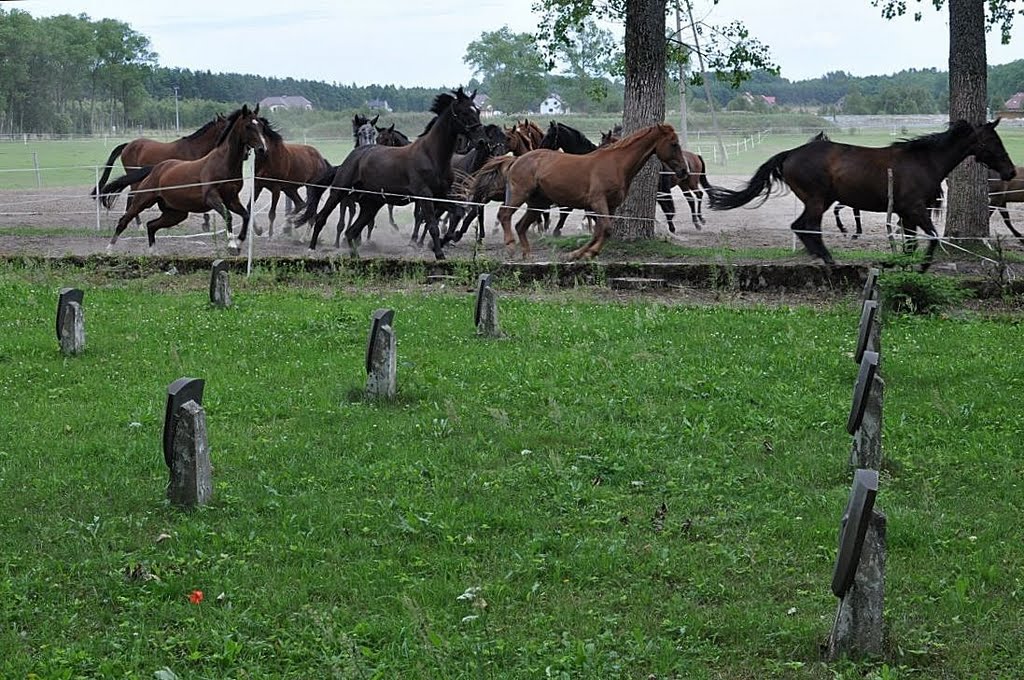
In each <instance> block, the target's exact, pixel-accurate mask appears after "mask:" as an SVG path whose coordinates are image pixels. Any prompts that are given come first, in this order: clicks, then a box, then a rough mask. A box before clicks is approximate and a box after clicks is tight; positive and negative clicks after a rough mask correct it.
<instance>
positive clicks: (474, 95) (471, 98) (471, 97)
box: [469, 87, 476, 101]
mask: <svg viewBox="0 0 1024 680" xmlns="http://www.w3.org/2000/svg"><path fill="white" fill-rule="evenodd" d="M469 99H470V101H472V100H474V99H476V88H475V87H474V88H473V94H471V95H469Z"/></svg>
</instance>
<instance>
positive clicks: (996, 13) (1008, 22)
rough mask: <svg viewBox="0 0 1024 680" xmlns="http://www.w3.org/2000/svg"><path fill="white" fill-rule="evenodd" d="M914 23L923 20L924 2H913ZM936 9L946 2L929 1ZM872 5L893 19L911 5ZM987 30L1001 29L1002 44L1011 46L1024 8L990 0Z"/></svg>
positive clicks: (874, 1)
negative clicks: (1012, 35) (1018, 17)
mask: <svg viewBox="0 0 1024 680" xmlns="http://www.w3.org/2000/svg"><path fill="white" fill-rule="evenodd" d="M913 2H914V3H916V4H915V5H914V6H915V7H916V8H917V9H915V10H914V21H920V20H921V16H922V13H921V9H920V7H921V5H922V4H923V0H913ZM929 2H931V4H932V5H933V6H934V7H935V9H938V10H941V9H942V8H943V6H944V5H945V4H946V0H929ZM871 5H872V6H874V7H878V8H881V10H882V17H884V18H886V19H893V18H895V17H901V16H904V15H905V14H907V13H908V11H909V10H908V7H909V6H910V4H909V3H908V1H907V0H871ZM985 5H986V9H987V12H986V14H985V20H986V21H985V30H987V31H990V30H992V28H993V27H995V26H998V27H999V38H1000V41H1001V42H1002V44H1004V45H1009V44H1010V33H1011V31H1012V30H1013V20H1014V17H1015V16H1017V15H1018V14H1020V15H1022V16H1024V8H1020V9H1018V8H1017V0H988V1H987V2H986V3H985Z"/></svg>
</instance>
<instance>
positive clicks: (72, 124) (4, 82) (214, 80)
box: [0, 9, 1024, 134]
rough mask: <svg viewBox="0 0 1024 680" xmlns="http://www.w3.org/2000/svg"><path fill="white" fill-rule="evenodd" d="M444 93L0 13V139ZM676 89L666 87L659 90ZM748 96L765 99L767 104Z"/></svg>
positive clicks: (82, 19)
mask: <svg viewBox="0 0 1024 680" xmlns="http://www.w3.org/2000/svg"><path fill="white" fill-rule="evenodd" d="M486 35H489V34H486V33H485V36H486ZM490 35H494V34H490ZM473 44H475V43H473ZM471 45H472V44H471ZM531 68H533V67H531ZM535 75H536V77H538V78H542V79H543V89H544V90H547V91H551V92H557V93H559V94H561V95H562V96H563V98H564V99H566V100H567V103H568V104H569V106H570V107H572V110H573V111H574V112H577V113H600V114H607V113H614V112H617V111H619V110H621V104H622V83H621V81H620V80H619V79H617V78H613V77H606V78H601V79H600V80H601V81H602V82H601V84H602V85H603V87H600V88H594V87H586V88H582V87H579V85H578V82H577V79H576V78H574V77H573V76H571V75H565V74H563V75H557V74H552V73H550V72H546V71H545V72H542V73H538V74H535ZM988 79H989V83H988V88H989V95H990V104H991V108H992V109H993V111H995V110H998V109H999V108H1000V107H1001V106H1002V103H1003V102H1004V101H1005V100H1006V99H1008V98H1009V97H1010V96H1011V95H1013V94H1014V93H1015V92H1018V91H1021V90H1024V59H1022V60H1017V61H1014V62H1010V63H1008V64H1002V65H998V66H990V67H989V75H988ZM489 81H490V82H489ZM456 85H459V83H438V86H437V87H435V88H424V87H401V86H396V85H356V84H351V85H344V84H340V83H325V82H321V81H314V80H305V79H296V78H271V77H266V76H260V75H253V74H240V73H213V72H211V71H208V70H207V71H202V70H192V69H182V68H169V67H166V66H161V65H160V64H159V62H158V58H157V55H156V54H154V53H153V52H152V51H151V49H150V41H149V39H148V38H147V37H146V36H145V35H143V34H141V33H139V32H137V31H135V30H134V29H132V28H131V26H130V25H128V24H127V23H124V22H121V21H118V20H115V19H98V20H92V19H90V18H89V17H88V16H86V15H84V14H82V15H79V16H71V15H60V16H53V17H41V18H35V17H32V16H31V15H30V14H28V13H27V12H24V11H21V10H17V9H12V10H9V11H7V10H3V9H0V134H17V133H22V132H31V133H47V134H68V133H76V134H88V133H97V132H111V131H116V130H124V129H134V128H145V129H165V130H166V129H174V127H175V116H176V109H177V117H178V122H179V124H180V127H181V129H182V130H186V129H193V128H195V127H197V126H199V125H201V124H202V123H204V122H206V121H208V120H209V119H210V118H211V117H212V116H213V115H214V114H215V113H217V112H225V111H227V110H230V109H232V108H235V107H237V106H238V105H240V104H241V103H243V102H248V103H254V102H258V101H259V100H261V99H263V98H264V97H267V96H275V95H299V96H303V97H306V98H307V99H309V100H310V101H311V102H312V103H313V106H314V107H315V108H316V109H318V110H321V111H324V112H338V113H341V114H344V115H351V114H352V113H354V112H357V111H361V112H366V111H367V110H368V107H367V103H368V102H370V101H371V100H386V101H387V102H388V104H389V105H390V106H391V108H392V109H393V110H394V111H395V112H422V111H425V110H427V109H428V108H429V106H430V102H431V100H432V99H433V97H434V96H435V95H436V94H437V93H438V92H439V91H441V90H444V89H447V88H450V87H453V86H456ZM467 85H468V86H469V87H477V88H479V90H480V92H482V93H488V91H489V86H492V85H494V82H493V78H489V77H488V76H487V75H486V74H484V75H483V76H482V77H481V79H480V80H476V79H474V80H472V81H471V82H470V83H468V84H467ZM677 88H678V84H677V83H675V82H673V83H671V84H670V90H669V91H670V92H671V91H674V90H677ZM598 91H600V92H601V95H600V96H599V95H596V94H595V92H598ZM711 93H712V98H713V101H714V102H715V106H716V107H717V108H721V109H726V110H736V111H760V112H768V111H769V110H781V111H795V110H801V111H813V112H816V113H820V114H832V113H847V114H920V113H942V112H944V111H945V110H946V108H947V105H948V96H949V95H948V76H947V73H946V72H945V71H940V70H937V69H920V70H918V69H910V70H904V71H900V72H898V73H895V74H892V75H881V76H866V77H854V76H852V75H849V74H847V73H844V72H842V71H839V72H834V73H828V74H825V75H823V76H821V77H819V78H813V79H809V80H800V81H790V80H788V79H786V78H783V77H780V76H776V75H773V74H771V73H768V72H765V71H755V72H754V73H752V74H751V77H750V78H749V80H747V81H746V82H745V83H744V84H743V86H742V88H741V89H740V90H736V89H733V88H731V87H730V86H729V85H727V84H726V83H724V82H719V81H712V82H711ZM747 93H749V95H753V96H748V94H747ZM176 94H177V101H176ZM758 95H765V96H769V97H774V98H775V105H774V106H771V105H769V104H767V103H766V102H765V101H764V100H763V99H762V98H761V97H760V96H758ZM687 97H688V100H689V101H692V104H691V106H692V108H693V110H694V111H695V112H699V111H701V110H706V108H707V103H706V101H704V95H703V90H702V88H689V91H688V95H687Z"/></svg>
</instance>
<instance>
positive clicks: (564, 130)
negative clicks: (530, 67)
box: [539, 121, 598, 236]
mask: <svg viewBox="0 0 1024 680" xmlns="http://www.w3.org/2000/svg"><path fill="white" fill-rule="evenodd" d="M539 148H541V149H561V150H562V151H564V152H565V153H572V154H577V155H582V154H586V153H590V152H591V151H593V150H594V149H596V148H598V147H597V145H596V144H594V143H593V142H592V141H590V140H589V139H587V137H586V135H584V134H583V133H582V132H580V131H579V130H577V129H576V128H574V127H571V126H569V125H566V124H565V123H556V122H555V121H551V123H550V124H549V125H548V131H547V132H545V133H544V136H543V137H542V138H541V140H540V146H539ZM571 212H572V208H562V209H560V210H559V211H558V224H556V225H555V230H554V231H553V232H552V233H553V234H554V235H555V236H560V235H561V234H562V227H564V226H565V221H566V220H567V219H568V218H569V213H571ZM543 217H544V229H547V227H548V216H547V214H546V213H545V214H544V216H543ZM588 219H589V218H588Z"/></svg>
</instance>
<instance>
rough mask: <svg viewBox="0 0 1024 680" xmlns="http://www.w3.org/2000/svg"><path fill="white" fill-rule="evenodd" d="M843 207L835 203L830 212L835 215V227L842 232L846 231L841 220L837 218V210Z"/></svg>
mask: <svg viewBox="0 0 1024 680" xmlns="http://www.w3.org/2000/svg"><path fill="white" fill-rule="evenodd" d="M842 209H843V206H842V205H840V204H839V203H836V206H835V207H834V208H832V214H833V215H835V216H836V228H837V229H839V231H840V232H841V233H843V234H845V233H846V227H845V226H843V221H842V220H841V219H840V218H839V211H840V210H842Z"/></svg>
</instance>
